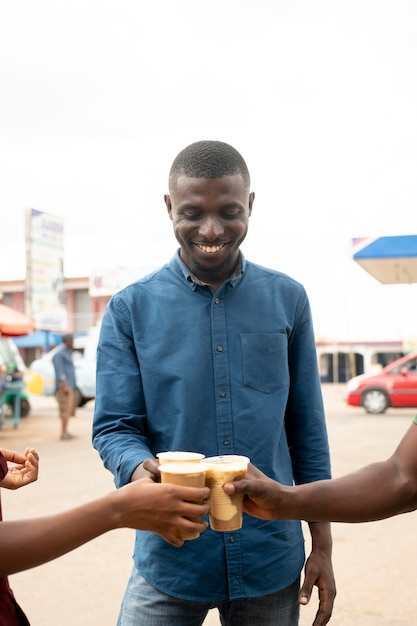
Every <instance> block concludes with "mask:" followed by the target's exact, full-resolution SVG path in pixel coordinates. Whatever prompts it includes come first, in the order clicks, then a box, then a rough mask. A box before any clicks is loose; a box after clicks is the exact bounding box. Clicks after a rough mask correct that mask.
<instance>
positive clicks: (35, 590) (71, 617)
mask: <svg viewBox="0 0 417 626" xmlns="http://www.w3.org/2000/svg"><path fill="white" fill-rule="evenodd" d="M323 393H324V399H325V404H326V409H327V416H328V428H329V437H330V443H331V448H332V458H333V473H334V476H338V475H340V474H342V473H344V472H346V471H349V470H351V469H355V468H357V467H359V466H360V465H363V464H364V463H367V462H370V461H373V460H375V459H381V458H383V457H385V456H388V455H389V454H390V453H391V451H392V449H393V448H394V446H395V444H396V443H397V441H398V440H399V438H400V437H401V436H402V434H403V433H404V432H405V430H406V428H407V427H408V425H409V424H410V421H411V418H412V416H413V415H414V414H415V410H412V409H401V410H393V409H390V410H389V411H388V412H387V413H386V414H385V415H383V416H378V417H376V416H368V415H366V414H365V413H364V412H363V411H362V410H361V409H356V408H352V407H346V406H345V405H344V403H343V399H342V393H343V386H339V385H324V386H323ZM32 405H33V410H32V414H31V415H30V416H29V417H28V418H25V419H23V420H22V421H21V423H20V426H19V428H18V429H14V428H13V427H12V425H11V424H10V423H7V424H6V425H5V427H4V428H3V430H2V431H0V446H1V447H4V448H12V449H16V450H23V449H24V448H25V447H26V446H27V445H31V446H34V447H35V448H36V449H37V450H38V452H39V454H40V457H41V471H40V478H39V480H38V482H37V483H35V484H34V485H30V486H29V487H27V488H25V489H20V490H18V491H15V492H10V491H7V490H2V502H3V515H4V517H6V518H7V519H17V518H21V517H33V516H39V515H43V514H46V513H52V512H56V511H59V510H63V509H65V508H69V507H71V506H75V505H77V504H79V503H81V502H84V501H86V500H89V499H90V498H92V497H94V496H96V495H101V494H102V493H104V492H106V491H108V490H111V489H112V488H113V482H112V477H111V475H110V474H109V473H108V472H107V471H106V470H104V469H103V466H102V464H101V461H100V459H99V457H98V455H97V453H96V452H95V451H94V450H93V449H92V447H91V442H90V432H91V417H92V408H93V407H92V404H91V403H90V405H88V406H87V407H84V408H83V409H80V410H79V412H78V415H77V417H76V418H75V419H74V420H73V421H72V424H71V426H72V431H73V432H74V433H75V434H76V435H77V438H76V439H75V440H73V441H68V442H63V441H59V439H58V431H59V423H58V418H57V416H56V414H57V412H56V407H55V402H54V400H53V399H47V398H42V397H39V396H34V397H33V398H32ZM416 515H417V513H411V514H408V515H404V516H400V517H397V518H394V519H391V520H385V521H383V522H377V523H372V524H359V525H348V524H333V537H334V569H335V573H336V579H337V584H338V597H337V600H336V605H335V610H334V615H333V619H332V621H331V623H332V624H337V626H376V625H378V626H412V625H413V624H415V623H416V619H417V618H416V615H417V594H415V590H414V581H415V575H416V556H417V555H416V552H417V550H416V540H415V536H416V521H417V520H416ZM133 537H134V531H130V530H118V531H114V532H112V533H109V534H107V535H104V536H103V537H100V538H98V539H96V540H95V541H93V542H91V543H90V544H88V545H86V546H83V547H81V548H79V549H78V550H76V551H74V552H72V553H71V554H68V555H65V556H64V557H62V558H61V559H58V560H57V561H54V562H52V563H49V564H46V565H43V566H42V567H39V568H35V569H33V570H31V571H28V572H22V573H20V574H15V575H14V576H12V577H11V583H12V587H13V589H14V591H15V593H16V596H17V597H18V599H19V601H20V602H21V604H22V606H23V607H24V608H25V609H26V611H27V613H28V615H29V616H30V618H31V622H32V626H56V624H57V623H59V624H60V626H114V624H115V623H116V619H117V614H118V610H119V603H120V599H121V597H122V595H123V591H124V588H125V585H126V582H127V579H128V576H129V573H130V568H131V553H132V547H133ZM306 541H307V546H309V540H308V531H307V532H306ZM316 608H317V601H316V598H314V600H312V601H311V606H309V607H304V608H302V610H301V611H302V613H301V615H302V617H301V622H300V626H311V624H312V622H313V616H314V613H315V611H316ZM219 623H220V622H219V620H218V616H217V613H216V612H211V613H210V614H209V615H208V617H207V619H206V621H205V625H204V626H217V625H218V624H219Z"/></svg>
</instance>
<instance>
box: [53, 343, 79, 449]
mask: <svg viewBox="0 0 417 626" xmlns="http://www.w3.org/2000/svg"><path fill="white" fill-rule="evenodd" d="M73 349H74V337H73V335H71V334H66V335H64V336H63V337H62V346H61V348H60V349H59V350H58V351H57V352H56V353H55V354H54V356H53V358H52V363H53V365H54V370H55V385H56V387H55V395H56V399H57V402H58V409H59V417H60V419H61V439H62V440H64V441H66V440H70V439H73V438H74V435H72V434H71V433H69V432H68V423H69V420H70V417H74V416H75V412H76V408H77V394H76V389H77V384H76V380H75V367H74V362H73V360H72V351H73Z"/></svg>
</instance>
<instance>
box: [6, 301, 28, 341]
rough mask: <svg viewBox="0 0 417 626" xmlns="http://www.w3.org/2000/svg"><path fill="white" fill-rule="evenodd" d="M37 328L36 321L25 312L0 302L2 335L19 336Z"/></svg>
mask: <svg viewBox="0 0 417 626" xmlns="http://www.w3.org/2000/svg"><path fill="white" fill-rule="evenodd" d="M34 330H35V323H34V322H33V321H32V320H31V319H30V318H29V317H27V316H26V315H23V313H20V312H19V311H15V310H14V309H12V308H10V307H9V306H6V305H5V304H0V335H3V336H4V337H19V336H20V335H27V334H28V333H32V332H33V331H34Z"/></svg>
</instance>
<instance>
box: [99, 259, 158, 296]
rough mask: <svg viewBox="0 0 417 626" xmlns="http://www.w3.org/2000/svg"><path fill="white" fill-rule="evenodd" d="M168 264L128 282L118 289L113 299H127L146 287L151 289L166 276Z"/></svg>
mask: <svg viewBox="0 0 417 626" xmlns="http://www.w3.org/2000/svg"><path fill="white" fill-rule="evenodd" d="M167 268H168V264H165V265H163V266H161V267H158V268H156V269H154V270H152V271H151V272H149V273H147V274H144V275H143V276H140V277H139V278H138V279H137V280H134V281H133V282H131V283H129V284H128V285H126V286H125V287H123V288H122V289H119V290H118V291H117V292H116V293H115V294H113V296H112V298H111V299H112V300H113V301H117V300H129V299H130V298H135V297H136V296H137V295H138V294H140V293H143V292H144V291H146V290H147V289H152V288H153V286H154V285H157V284H158V283H159V282H160V281H161V280H164V278H165V277H166V270H167Z"/></svg>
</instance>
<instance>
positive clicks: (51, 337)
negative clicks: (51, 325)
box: [13, 330, 62, 350]
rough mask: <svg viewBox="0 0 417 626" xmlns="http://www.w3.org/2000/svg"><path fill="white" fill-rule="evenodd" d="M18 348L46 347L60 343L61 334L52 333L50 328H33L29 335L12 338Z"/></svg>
mask: <svg viewBox="0 0 417 626" xmlns="http://www.w3.org/2000/svg"><path fill="white" fill-rule="evenodd" d="M13 340H14V342H15V344H16V345H17V347H18V348H46V349H47V350H49V348H51V347H52V346H56V345H58V344H59V343H62V335H60V334H58V333H53V332H52V331H50V330H35V331H34V332H33V333H29V335H23V336H22V337H14V338H13Z"/></svg>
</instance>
